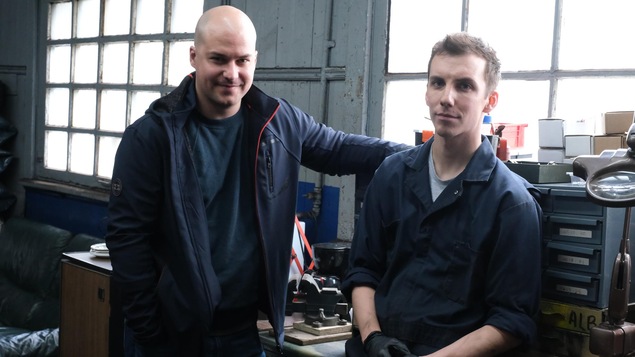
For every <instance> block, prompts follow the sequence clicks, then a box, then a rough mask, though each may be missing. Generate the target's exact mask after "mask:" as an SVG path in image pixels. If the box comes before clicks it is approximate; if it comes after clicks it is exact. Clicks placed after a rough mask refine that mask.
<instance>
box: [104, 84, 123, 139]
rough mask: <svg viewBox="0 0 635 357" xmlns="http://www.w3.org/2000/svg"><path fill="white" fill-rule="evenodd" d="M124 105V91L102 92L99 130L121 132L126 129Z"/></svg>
mask: <svg viewBox="0 0 635 357" xmlns="http://www.w3.org/2000/svg"><path fill="white" fill-rule="evenodd" d="M126 104H127V103H126V91H124V90H104V91H102V92H101V112H100V115H99V129H101V130H105V131H114V132H123V131H124V129H125V128H126Z"/></svg>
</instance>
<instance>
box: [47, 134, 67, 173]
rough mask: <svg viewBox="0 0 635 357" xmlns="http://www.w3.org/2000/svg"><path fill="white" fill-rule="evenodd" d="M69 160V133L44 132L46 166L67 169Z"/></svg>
mask: <svg viewBox="0 0 635 357" xmlns="http://www.w3.org/2000/svg"><path fill="white" fill-rule="evenodd" d="M67 161H68V133H66V132H64V131H50V130H47V131H46V132H45V133H44V167H46V168H47V169H51V170H59V171H66V163H67Z"/></svg>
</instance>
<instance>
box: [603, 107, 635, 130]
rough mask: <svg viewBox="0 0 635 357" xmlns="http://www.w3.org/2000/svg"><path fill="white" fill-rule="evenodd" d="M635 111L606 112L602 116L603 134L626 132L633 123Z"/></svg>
mask: <svg viewBox="0 0 635 357" xmlns="http://www.w3.org/2000/svg"><path fill="white" fill-rule="evenodd" d="M634 114H635V113H634V112H633V111H632V110H630V111H621V112H606V113H604V116H603V118H602V121H601V124H600V127H601V128H602V127H603V129H604V130H603V131H602V132H601V133H603V134H624V133H626V132H627V131H628V129H629V128H630V127H631V124H633V116H634Z"/></svg>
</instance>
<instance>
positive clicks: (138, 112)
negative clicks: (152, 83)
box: [130, 91, 161, 124]
mask: <svg viewBox="0 0 635 357" xmlns="http://www.w3.org/2000/svg"><path fill="white" fill-rule="evenodd" d="M160 96H161V94H160V93H159V92H145V91H144V92H141V91H139V92H132V103H131V105H130V123H131V124H132V123H133V122H134V121H136V120H137V119H139V118H141V116H142V115H143V114H144V113H145V111H146V109H148V107H149V106H150V103H152V102H153V101H155V100H156V99H159V97H160Z"/></svg>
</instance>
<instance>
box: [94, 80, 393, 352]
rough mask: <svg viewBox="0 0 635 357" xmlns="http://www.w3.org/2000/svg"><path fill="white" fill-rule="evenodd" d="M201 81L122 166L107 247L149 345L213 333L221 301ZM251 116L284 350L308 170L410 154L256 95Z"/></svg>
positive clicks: (134, 130)
mask: <svg viewBox="0 0 635 357" xmlns="http://www.w3.org/2000/svg"><path fill="white" fill-rule="evenodd" d="M194 81H195V73H192V74H191V75H189V76H187V77H186V78H185V79H184V80H183V82H182V83H181V84H180V85H179V87H178V88H176V89H175V90H174V91H172V92H171V93H170V94H168V95H167V96H165V97H163V98H160V99H158V100H156V101H155V102H154V103H153V104H152V105H151V106H150V108H149V109H148V110H147V111H146V114H145V115H144V116H143V117H141V118H140V119H139V120H137V121H136V122H134V123H133V124H131V125H130V126H129V127H128V128H127V129H126V131H125V132H124V134H123V137H122V140H121V143H120V145H119V148H118V151H117V155H116V159H115V165H114V170H113V176H112V188H111V196H110V202H109V207H108V211H109V222H108V232H107V236H106V242H107V245H108V248H109V250H110V257H111V261H112V266H113V279H114V281H115V282H116V283H117V284H118V285H119V286H120V288H121V290H122V296H123V309H124V313H125V316H126V319H127V323H128V326H130V328H131V329H132V330H133V331H134V334H135V338H136V339H137V340H138V341H139V342H141V343H143V342H146V343H152V341H156V340H158V339H161V338H162V336H163V335H164V333H165V328H166V326H167V327H168V328H173V329H175V330H176V331H177V332H183V331H188V330H191V329H192V327H193V326H195V328H196V329H198V330H200V331H207V330H209V328H210V326H211V325H212V322H213V320H214V309H215V307H216V306H217V305H218V303H219V301H220V300H221V298H222V294H221V291H220V289H219V284H218V280H217V277H216V273H215V272H214V269H213V268H212V262H211V256H212V255H211V253H210V237H209V232H208V227H207V222H206V219H205V217H206V216H205V207H204V205H203V200H202V194H201V190H200V188H199V184H198V179H197V175H196V172H195V168H194V165H193V161H192V158H191V148H190V147H189V143H188V142H187V139H186V135H185V131H184V127H185V122H186V120H187V119H188V117H189V115H190V113H191V112H192V111H193V110H195V108H196V96H195V90H194ZM243 107H244V108H245V109H246V110H245V113H246V114H245V115H246V127H245V128H246V130H247V135H248V138H249V144H248V150H249V160H250V162H251V163H252V165H253V167H254V168H255V170H254V172H255V176H254V177H253V185H254V187H255V197H253V204H254V205H255V207H256V213H257V224H258V227H257V231H258V232H259V239H260V243H261V247H262V254H263V260H264V268H265V272H264V274H263V275H264V276H265V277H266V283H267V284H266V285H267V291H266V296H264V297H263V299H261V302H264V305H263V306H261V310H262V311H265V312H267V313H268V314H269V320H270V322H271V324H272V325H273V328H274V331H275V333H276V336H277V342H278V345H279V347H280V346H281V345H282V342H283V337H284V336H283V332H284V331H283V330H284V328H283V325H284V309H285V302H286V301H285V299H286V287H287V283H288V276H289V275H288V274H289V261H290V257H291V242H292V238H293V227H294V215H295V204H296V198H297V188H298V176H299V170H300V165H303V166H306V167H308V168H310V169H313V170H315V171H318V172H324V173H327V174H331V175H335V174H337V175H344V174H353V173H372V172H373V171H374V170H375V169H376V168H377V167H378V166H379V164H380V163H381V162H382V161H383V159H384V158H385V157H386V156H388V155H390V154H392V153H394V152H396V151H399V150H401V149H403V148H405V146H404V145H397V144H394V143H389V142H386V141H382V140H379V139H377V138H370V137H366V136H361V135H352V134H345V133H343V132H338V131H335V130H333V129H331V128H329V127H327V126H324V125H323V124H319V123H317V122H315V121H314V120H313V118H312V117H310V116H309V115H307V114H306V113H304V112H302V111H301V110H299V109H298V108H296V107H294V106H292V105H290V104H289V103H287V102H286V101H284V100H281V99H274V98H272V97H269V96H267V95H265V94H264V93H263V92H261V91H260V90H259V89H257V88H256V87H254V86H252V88H251V89H250V90H249V92H248V93H247V95H246V96H245V97H244V98H243Z"/></svg>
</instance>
